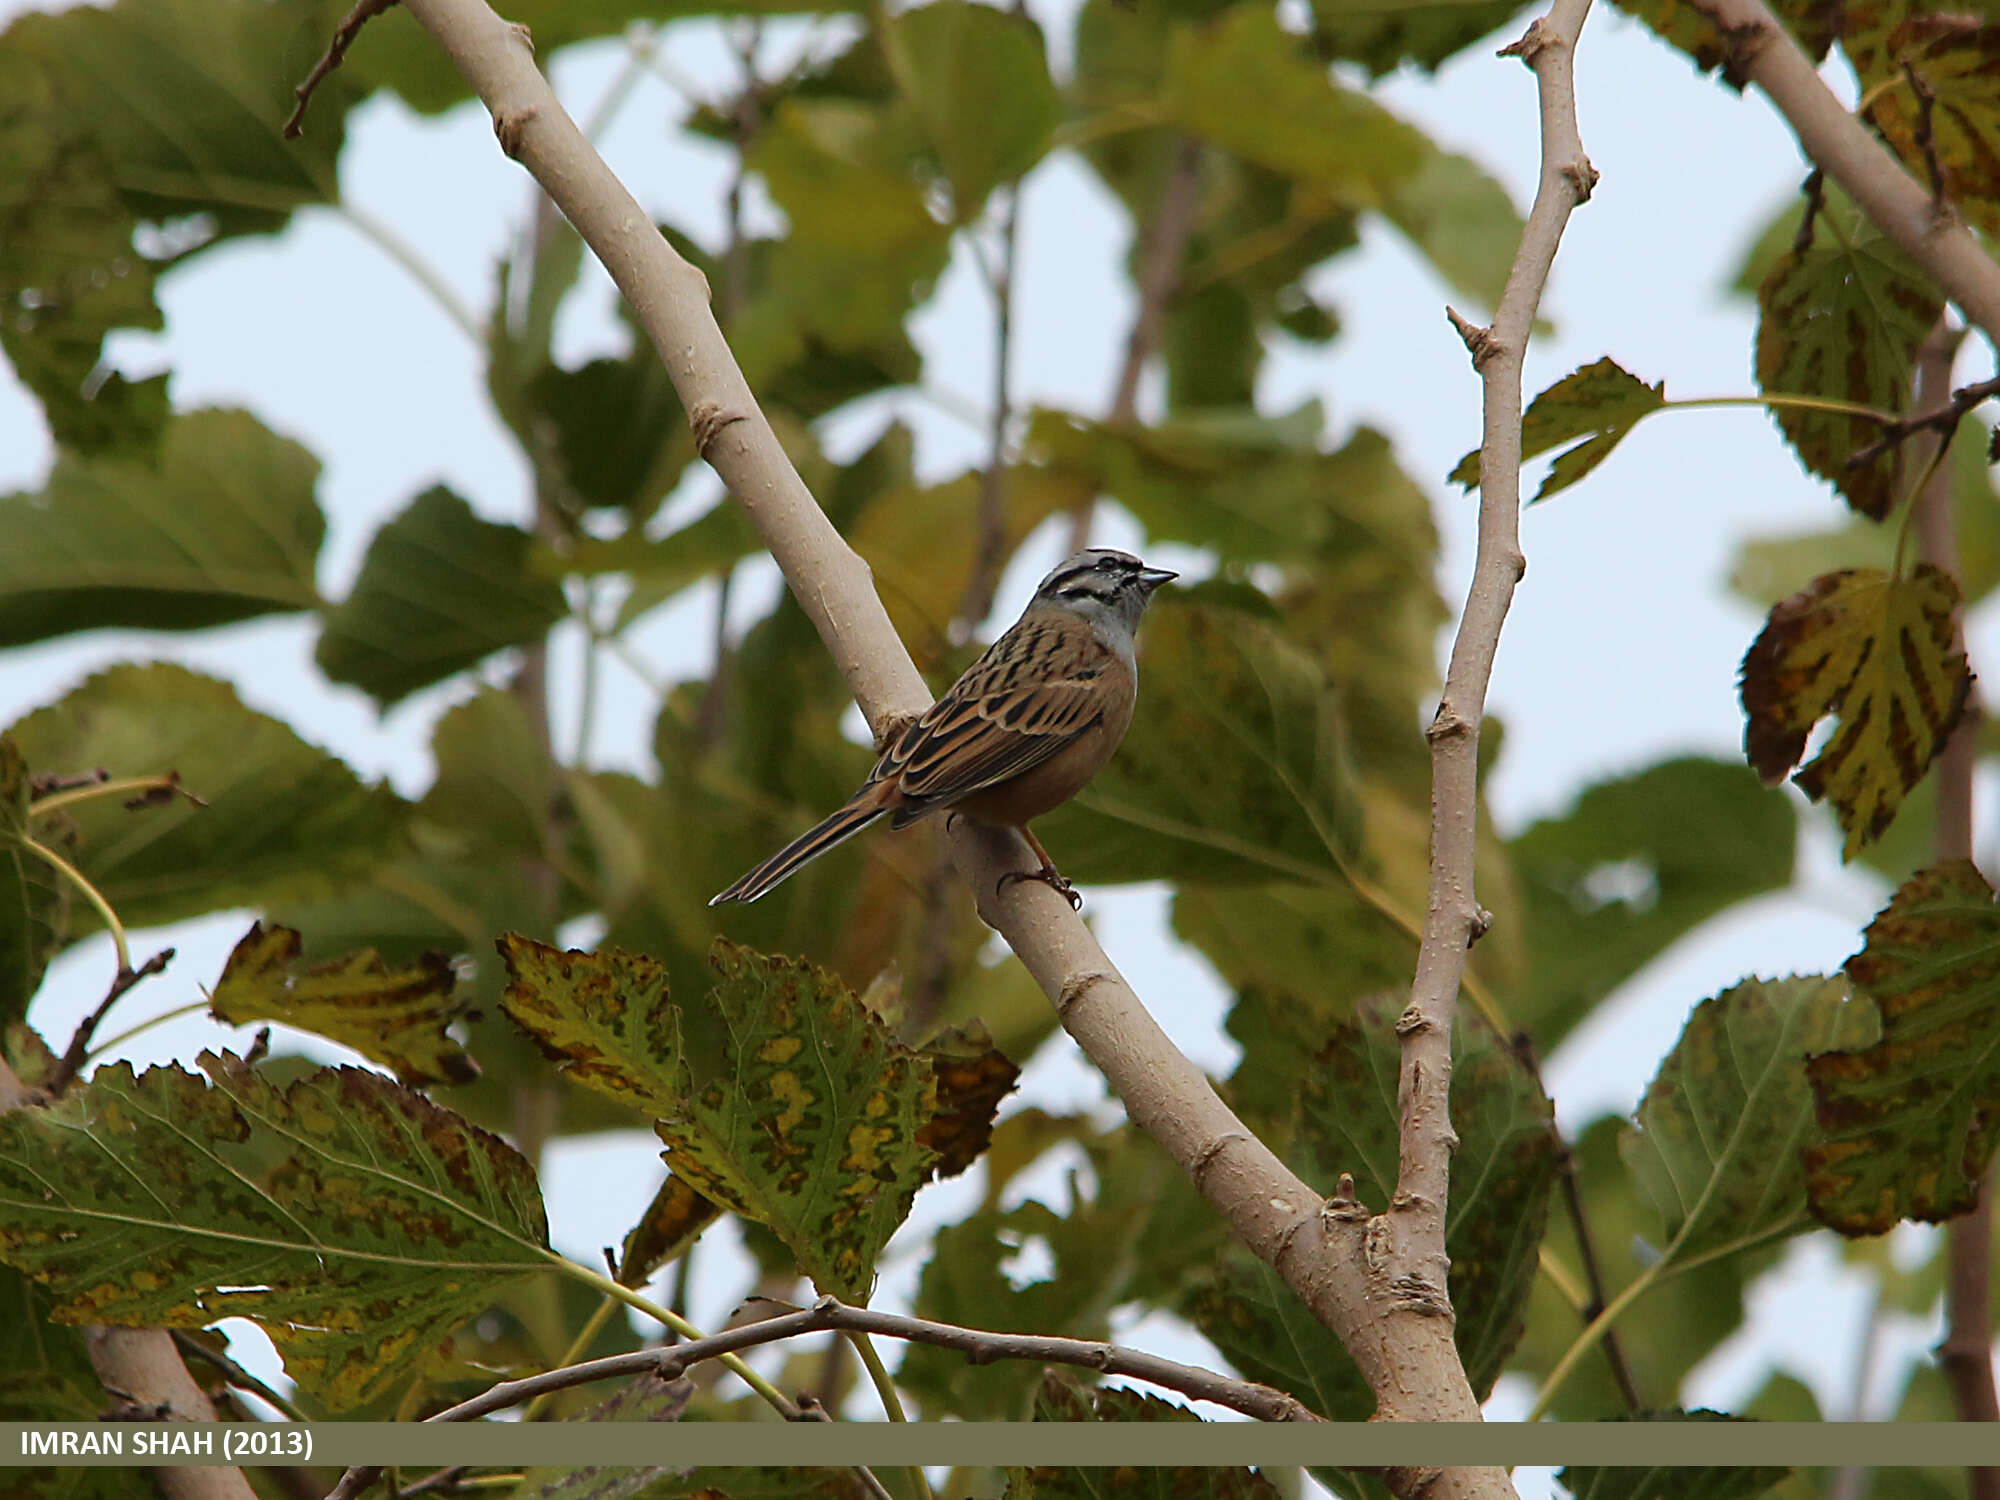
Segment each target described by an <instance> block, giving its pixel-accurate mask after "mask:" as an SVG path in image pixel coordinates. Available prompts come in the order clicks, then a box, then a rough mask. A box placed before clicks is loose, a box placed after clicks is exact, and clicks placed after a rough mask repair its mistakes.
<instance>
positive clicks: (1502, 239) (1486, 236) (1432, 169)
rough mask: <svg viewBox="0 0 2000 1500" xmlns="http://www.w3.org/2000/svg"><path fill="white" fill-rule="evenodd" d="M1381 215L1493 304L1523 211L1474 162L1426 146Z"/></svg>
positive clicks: (1462, 288) (1504, 7) (1451, 278)
mask: <svg viewBox="0 0 2000 1500" xmlns="http://www.w3.org/2000/svg"><path fill="white" fill-rule="evenodd" d="M1395 3H1396V0H1391V4H1392V5H1393V4H1395ZM1325 8H1328V7H1326V6H1325V5H1324V0H1322V9H1323V10H1324V9H1325ZM1412 8H1414V7H1412ZM1434 8H1435V9H1437V10H1447V9H1449V10H1456V11H1459V12H1463V11H1464V10H1465V9H1466V7H1464V6H1444V5H1440V6H1436V7H1434ZM1516 8H1517V7H1516V5H1515V3H1514V0H1499V3H1498V5H1497V6H1493V5H1489V6H1487V7H1486V11H1487V12H1488V13H1489V14H1490V13H1491V12H1492V11H1493V10H1495V9H1497V10H1499V11H1500V12H1501V13H1502V14H1501V15H1500V16H1499V17H1498V18H1497V19H1505V16H1506V14H1507V13H1510V12H1512V11H1513V10H1515V9H1516ZM1481 34H1483V33H1481ZM1384 212H1385V213H1387V215H1388V216H1389V221H1390V222H1391V223H1392V224H1394V225H1395V226H1396V227H1397V228H1398V229H1400V230H1402V231H1403V233H1404V234H1406V235H1408V236H1409V238H1410V243H1411V244H1413V245H1414V246H1416V248H1417V249H1418V251H1419V252H1421V253H1422V255H1423V256H1424V258H1425V259H1426V260H1428V261H1429V262H1430V263H1431V265H1432V266H1433V267H1434V268H1435V269H1436V270H1437V273H1438V275H1440V276H1441V277H1443V278H1444V281H1445V284H1446V285H1447V286H1449V287H1450V288H1451V289H1452V290H1453V291H1454V292H1458V293H1460V294H1461V295H1463V296H1466V297H1469V298H1471V299H1472V300H1474V301H1475V302H1478V303H1479V304H1480V305H1482V306H1484V307H1489V308H1490V307H1496V306H1498V305H1499V302H1500V293H1501V292H1502V291H1504V290H1505V289H1506V286H1507V272H1508V269H1509V268H1510V267H1511V266H1512V265H1513V261H1514V252H1515V250H1516V249H1518V248H1519V246H1520V243H1521V227H1522V225H1521V216H1520V214H1519V213H1518V212H1516V211H1515V208H1514V200H1513V199H1512V198H1510V197H1508V196H1507V190H1506V189H1505V188H1504V187H1502V186H1501V185H1500V184H1499V182H1497V181H1496V180H1495V179H1494V178H1493V177H1492V176H1491V175H1490V174H1489V173H1488V172H1487V170H1486V169H1485V168H1484V167H1482V166H1480V165H1479V163H1478V162H1476V161H1474V160H1473V159H1472V158H1471V157H1469V156H1460V155H1459V154H1458V153H1457V152H1455V151H1440V150H1437V149H1436V148H1432V149H1431V150H1429V151H1427V152H1426V153H1425V154H1424V161H1423V165H1422V167H1420V168H1419V169H1418V170H1417V171H1416V172H1414V173H1413V174H1411V175H1410V176H1409V177H1408V178H1406V179H1404V180H1403V181H1402V182H1400V183H1398V184H1397V185H1396V187H1395V190H1394V191H1393V192H1392V193H1391V194H1390V197H1389V200H1388V202H1387V204H1386V205H1385V206H1384Z"/></svg>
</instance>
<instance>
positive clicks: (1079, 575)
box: [708, 547, 1180, 906]
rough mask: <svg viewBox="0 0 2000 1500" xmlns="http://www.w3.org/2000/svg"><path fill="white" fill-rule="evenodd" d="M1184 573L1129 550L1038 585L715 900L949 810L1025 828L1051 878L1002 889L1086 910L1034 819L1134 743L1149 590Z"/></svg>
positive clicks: (1091, 556) (1086, 556) (756, 888)
mask: <svg viewBox="0 0 2000 1500" xmlns="http://www.w3.org/2000/svg"><path fill="white" fill-rule="evenodd" d="M1179 576H1180V575H1179V574H1178V573H1169V572H1168V571H1167V570H1166V569H1164V568H1149V567H1147V566H1146V565H1145V564H1144V563H1142V562H1141V561H1139V559H1138V558H1136V557H1134V556H1132V555H1131V554H1130V553H1129V552H1113V551H1110V550H1108V549H1106V548H1102V547H1097V548H1092V549H1090V550H1089V551H1086V552H1079V553H1077V554H1076V556H1074V557H1072V558H1070V559H1069V560H1068V561H1067V562H1065V563H1063V564H1062V565H1061V566H1060V567H1058V568H1057V569H1056V570H1055V571H1054V572H1052V573H1050V574H1049V576H1048V577H1046V578H1044V579H1043V580H1042V582H1041V586H1040V587H1039V588H1037V589H1036V590H1035V597H1034V598H1033V599H1032V600H1030V601H1029V603H1028V607H1027V609H1026V610H1025V611H1023V612H1022V615H1021V618H1020V619H1018V620H1016V621H1015V622H1014V627H1013V628H1012V629H1011V630H1009V631H1008V632H1007V633H1006V634H1005V635H1003V636H1001V637H1000V639H999V640H997V641H995V642H994V643H993V644H992V645H991V646H989V647H987V648H986V654H985V655H983V656H981V657H980V658H979V660H978V661H976V662H974V663H973V664H972V665H971V666H969V667H967V668H966V669H965V675H964V676H962V677H960V678H959V679H958V681H957V682H954V683H953V684H952V685H951V687H950V688H949V689H948V690H947V691H946V692H945V694H944V696H943V697H941V698H939V699H938V701H937V702H935V703H933V704H932V705H931V706H930V707H929V708H928V709H926V710H925V711H924V713H923V714H922V716H921V717H919V718H917V719H915V720H913V721H912V722H911V723H909V724H908V725H906V726H905V727H904V728H903V729H901V730H900V731H898V732H897V733H896V734H895V735H894V736H893V737H891V739H890V740H889V743H888V745H887V747H886V748H885V749H884V750H883V751H882V758H881V759H880V760H878V761H876V762H875V769H874V770H873V771H870V772H869V773H868V779H867V780H866V781H865V782H863V783H862V785H861V790H860V791H858V792H856V793H855V794H854V795H853V796H852V797H850V798H849V799H848V802H847V805H846V806H845V807H843V808H841V809H840V811H838V812H836V813H835V814H833V816H832V817H830V818H828V819H827V820H826V821H825V822H823V823H821V824H819V825H818V826H817V827H815V828H810V829H808V830H807V831H806V832H804V833H802V834H800V835H799V836H798V837H797V838H796V839H794V840H792V842H791V843H789V844H787V845H785V847H784V848H782V849H780V850H779V851H778V852H777V853H776V854H774V855H772V856H771V857H770V858H769V859H767V860H765V861H764V862H763V863H762V864H761V865H759V866H757V868H756V869H754V870H752V871H751V872H750V873H749V874H747V875H745V876H744V877H743V878H742V879H741V880H739V881H737V882H736V883H735V884H734V885H732V886H730V887H729V889H728V890H726V891H723V892H722V893H721V894H720V895H718V896H716V897H715V898H714V899H713V900H711V901H710V902H709V903H708V904H709V905H710V906H718V905H720V904H721V903H722V902H724V901H755V900H756V899H757V898H758V897H759V896H761V895H763V894H764V893H765V892H766V891H768V890H770V889H771V888H772V887H773V886H775V885H776V884H777V883H778V882H779V881H781V880H783V879H785V877H786V876H788V875H790V874H791V873H792V872H793V871H794V870H796V869H798V868H799V867H800V866H801V865H803V864H805V863H807V862H808V861H809V860H814V859H817V858H819V856H820V855H822V854H824V853H826V851H827V850H829V849H831V848H833V847H834V846H835V845H836V844H840V843H843V842H845V841H846V840H847V839H849V838H852V837H853V836H854V835H855V834H857V833H859V832H860V831H861V830H862V829H864V828H866V827H867V826H868V825H869V824H870V823H872V822H874V821H875V820H876V819H877V818H879V817H881V816H882V815H883V814H885V813H886V814H888V815H889V826H890V827H891V828H905V827H908V826H909V825H910V824H912V823H914V822H916V821H917V820H918V819H919V818H924V817H928V816H930V814H932V813H934V812H938V811H940V810H943V809H946V808H949V809H951V810H952V811H954V812H960V813H963V814H965V816H966V817H968V818H972V819H974V820H976V821H978V822H981V823H989V824H992V825H994V826H996V827H1001V828H1016V829H1019V830H1020V832H1021V836H1022V837H1023V838H1025V839H1026V840H1027V841H1028V846H1029V847H1030V848H1031V849H1033V850H1034V851H1035V857H1036V858H1037V859H1039V860H1040V861H1041V862H1042V867H1041V869H1039V870H1038V871H1036V872H1035V873H1034V874H1033V875H1024V874H1021V873H1019V872H1016V873H1014V874H1012V875H1008V876H1003V877H1002V878H1001V882H1000V883H1001V884H1002V885H1005V884H1006V883H1007V881H1008V880H1010V879H1012V880H1040V881H1043V882H1045V883H1046V884H1048V885H1050V886H1052V887H1054V889H1056V890H1057V891H1060V892H1061V893H1062V894H1063V895H1065V896H1067V897H1068V898H1069V901H1070V904H1071V905H1072V906H1081V905H1082V904H1083V902H1082V900H1081V898H1079V897H1078V896H1077V895H1076V893H1075V892H1074V890H1072V889H1071V887H1070V883H1069V882H1068V881H1067V880H1065V879H1063V877H1062V875H1061V874H1060V873H1059V872H1058V871H1057V869H1056V867H1055V862H1054V861H1053V860H1051V859H1050V858H1049V854H1048V851H1047V850H1046V849H1044V848H1043V847H1042V845H1041V841H1040V840H1039V839H1037V838H1036V837H1035V836H1034V834H1032V833H1030V832H1029V831H1028V823H1029V821H1030V820H1031V819H1034V818H1039V817H1040V816H1041V815H1042V814H1043V813H1045V812H1047V811H1049V809H1050V808H1053V807H1058V806H1060V805H1061V804H1062V803H1064V802H1067V801H1068V800H1069V799H1070V798H1071V797H1074V796H1075V795H1076V794H1077V793H1078V792H1079V791H1081V790H1082V789H1083V786H1084V784H1085V783H1086V782H1088V781H1089V780H1090V778H1091V777H1093V776H1095V775H1096V774H1097V773H1098V771H1100V770H1101V769H1103V766H1104V763H1105V762H1106V761H1108V760H1110V759H1111V754H1112V752H1113V751H1114V750H1116V749H1117V748H1118V742H1119V741H1120V740H1122V739H1123V738H1124V737H1125V731H1126V729H1127V728H1128V727H1129V726H1130V725H1131V723H1132V704H1133V701H1134V699H1135V698H1136V697H1137V695H1138V689H1139V673H1138V666H1137V663H1136V662H1135V660H1134V658H1133V654H1132V633H1133V631H1134V630H1135V629H1137V628H1138V624H1139V616H1140V615H1142V614H1144V613H1145V611H1146V605H1147V604H1148V603H1149V602H1150V601H1151V599H1152V597H1153V591H1154V590H1155V589H1157V588H1158V587H1159V586H1160V585H1161V584H1163V583H1166V582H1168V581H1169V580H1171V579H1174V578H1178V577H1179Z"/></svg>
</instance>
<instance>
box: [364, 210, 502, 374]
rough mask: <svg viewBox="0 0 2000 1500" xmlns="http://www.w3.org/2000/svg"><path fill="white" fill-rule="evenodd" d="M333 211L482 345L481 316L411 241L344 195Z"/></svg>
mask: <svg viewBox="0 0 2000 1500" xmlns="http://www.w3.org/2000/svg"><path fill="white" fill-rule="evenodd" d="M335 212H336V213H338V214H339V215H340V216H341V217H342V218H343V219H345V220H347V223H348V225H349V227H351V228H352V229H353V230H354V232H355V233H357V234H359V235H360V236H361V237H362V238H363V239H364V240H367V241H368V242H369V243H371V244H372V245H374V246H375V248H376V249H378V250H380V251H381V252H382V253H383V254H384V255H386V256H388V257H389V259H391V260H393V261H394V262H395V263H396V264H397V265H399V266H401V267H402V268H403V269H404V270H405V271H407V272H408V273H409V275H410V279H411V280H413V281H415V282H416V283H417V285H418V286H420V287H422V288H423V289H424V290H425V291H427V292H429V293H430V294H431V300H432V301H433V302H435V303H437V305H438V310H439V311H440V312H442V313H443V314H444V315H445V316H446V317H447V318H449V319H450V320H451V321H452V322H453V323H455V324H457V325H458V330H459V332H460V333H463V334H464V335H465V336H466V337H467V338H468V339H470V340H471V341H472V342H473V344H475V345H477V346H481V347H483V346H484V345H485V343H486V325H485V320H484V319H482V318H481V317H480V316H479V315H478V314H477V313H475V312H474V311H473V310H472V308H471V307H470V306H469V305H468V304H467V303H466V302H465V301H464V300H463V299H461V298H460V297H459V295H458V293H457V292H455V291H453V290H452V288H451V283H449V282H448V281H446V280H445V279H444V274H443V273H442V272H441V271H439V270H438V268H437V267H436V266H434V265H432V264H431V263H430V262H429V261H427V260H425V259H424V258H423V256H421V255H419V254H418V253H417V250H416V247H415V246H414V245H412V244H411V243H410V242H409V241H408V240H406V239H404V238H403V237H402V236H401V235H400V234H398V233H396V231H395V230H393V229H391V228H390V227H389V226H388V224H387V223H386V222H384V221H383V220H381V219H378V218H376V217H375V216H374V215H373V214H371V213H369V212H368V210H366V209H365V208H359V207H356V206H355V205H354V204H352V203H349V202H347V201H346V200H344V199H343V200H342V201H341V202H340V203H339V205H338V206H337V207H336V208H335Z"/></svg>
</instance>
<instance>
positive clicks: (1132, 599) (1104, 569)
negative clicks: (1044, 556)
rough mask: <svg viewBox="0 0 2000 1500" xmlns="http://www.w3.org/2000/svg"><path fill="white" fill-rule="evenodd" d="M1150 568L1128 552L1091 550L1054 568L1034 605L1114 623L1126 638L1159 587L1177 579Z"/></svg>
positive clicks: (1092, 548)
mask: <svg viewBox="0 0 2000 1500" xmlns="http://www.w3.org/2000/svg"><path fill="white" fill-rule="evenodd" d="M1180 576H1181V575H1180V574H1178V573H1170V572H1168V571H1167V570H1166V569H1165V568H1149V567H1147V566H1146V565H1145V564H1144V563H1142V562H1141V561H1139V559H1138V558H1136V557H1134V556H1133V555H1132V554H1131V553H1129V552H1115V551H1113V550H1112V549H1111V548H1109V547H1091V548H1088V549H1086V550H1085V551H1082V552H1079V553H1077V554H1076V556H1074V557H1072V558H1069V559H1068V560H1066V561H1064V562H1062V563H1059V564H1057V566H1056V567H1055V568H1054V569H1053V570H1052V571H1051V572H1050V573H1049V576H1048V577H1046V578H1044V579H1043V580H1042V584H1041V587H1040V588H1038V589H1036V590H1035V600H1036V602H1037V603H1050V604H1060V605H1062V606H1064V607H1065V608H1068V609H1073V610H1075V611H1077V613H1079V614H1081V615H1084V616H1086V617H1087V618H1090V619H1102V620H1106V621H1116V622H1118V623H1119V624H1120V625H1122V626H1123V627H1124V629H1125V630H1126V632H1127V633H1128V634H1129V633H1130V632H1131V631H1132V630H1134V629H1135V628H1137V626H1138V624H1139V616H1140V615H1142V614H1144V613H1145V612H1146V605H1147V604H1148V602H1150V601H1151V599H1152V597H1153V590H1155V589H1157V588H1158V587H1159V586H1160V585H1161V584H1163V583H1168V582H1171V581H1172V580H1173V579H1176V578H1178V577H1180Z"/></svg>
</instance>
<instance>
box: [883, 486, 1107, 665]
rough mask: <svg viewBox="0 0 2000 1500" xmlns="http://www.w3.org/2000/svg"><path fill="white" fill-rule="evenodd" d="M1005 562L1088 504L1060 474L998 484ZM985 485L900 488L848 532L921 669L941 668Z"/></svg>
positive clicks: (972, 561) (972, 559)
mask: <svg viewBox="0 0 2000 1500" xmlns="http://www.w3.org/2000/svg"><path fill="white" fill-rule="evenodd" d="M999 483H1000V535H1001V551H1000V555H1001V556H1002V557H1008V556H1011V555H1012V554H1013V552H1014V549H1015V548H1017V547H1018V546H1020V544H1021V543H1022V542H1023V541H1024V540H1025V539H1026V538H1027V535H1028V533H1029V532H1031V531H1033V530H1034V529H1035V528H1036V527H1037V526H1039V525H1040V524H1041V523H1042V522H1043V521H1045V520H1047V519H1048V518H1049V517H1050V516H1052V515H1055V514H1057V513H1058V512H1061V511H1064V510H1068V509H1071V508H1073V507H1075V506H1077V505H1080V504H1082V503H1083V502H1084V501H1086V500H1088V499H1089V498H1090V495H1089V492H1088V491H1087V490H1084V489H1083V488H1081V487H1080V486H1079V485H1077V484H1076V483H1075V482H1074V481H1073V480H1070V479H1069V478H1068V477H1067V476H1064V475H1061V474H1052V473H1049V472H1047V471H1045V470H1040V469H1033V468H1025V467H1019V466H1015V467H1010V468H1008V469H1005V470H1003V471H1002V475H1001V478H1000V481H999ZM984 485H985V478H984V476H983V475H981V474H978V473H970V474H961V475H959V476H958V477H957V478H956V479H951V480H947V481H946V482H944V483H943V484H935V485H916V484H911V485H905V486H897V487H896V488H893V489H890V490H885V491H883V492H882V493H880V494H878V495H876V496H875V497H874V498H872V499H871V500H869V501H868V503H867V505H866V506H865V507H864V508H863V510H862V512H861V515H860V517H859V519H858V520H857V521H856V522H854V523H853V524H851V525H850V526H848V527H847V528H846V536H847V540H848V543H849V544H850V545H851V546H852V547H853V548H854V550H855V551H857V552H859V553H860V554H861V556H862V559H863V560H864V561H865V562H866V563H867V564H868V567H869V570H870V572H872V573H873V574H874V576H875V587H876V589H877V590H878V591H879V592H880V593H881V595H882V602H883V604H884V606H886V607H887V609H888V611H889V618H890V619H891V620H892V621H893V622H894V623H895V626H896V630H897V633H898V634H899V635H901V637H902V638H903V640H904V642H905V643H906V644H907V645H908V646H909V648H910V651H911V654H912V655H913V656H915V657H916V659H917V661H918V663H919V664H920V665H931V664H935V663H937V662H938V661H940V660H941V659H942V657H943V655H944V653H945V652H946V651H947V650H948V649H949V648H950V644H951V641H950V627H951V623H952V621H953V620H954V619H955V618H956V617H957V616H958V614H959V612H960V607H961V606H962V604H963V603H964V600H965V590H966V585H967V583H968V582H969V581H970V579H971V577H972V570H973V568H974V566H975V565H976V563H977V561H978V553H979V535H980V517H981V510H982V490H983V487H984Z"/></svg>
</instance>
